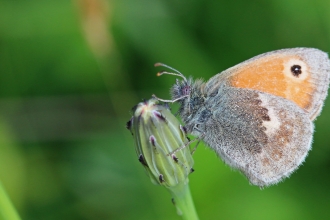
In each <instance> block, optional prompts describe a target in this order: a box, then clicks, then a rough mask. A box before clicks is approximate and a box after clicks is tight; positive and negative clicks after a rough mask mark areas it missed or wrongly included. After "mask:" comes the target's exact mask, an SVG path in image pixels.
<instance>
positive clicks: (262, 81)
mask: <svg viewBox="0 0 330 220" xmlns="http://www.w3.org/2000/svg"><path fill="white" fill-rule="evenodd" d="M292 60H293V61H297V62H298V63H302V64H303V65H304V69H303V73H302V74H301V75H299V77H295V76H293V74H292V73H291V72H290V66H288V63H290V64H291V63H292V62H291V61H292ZM303 74H305V75H303ZM310 78H311V76H310V72H309V69H308V67H307V64H305V63H304V62H303V61H302V60H301V59H300V58H299V57H292V56H286V57H271V58H269V57H268V58H264V59H262V58H261V59H260V60H257V61H255V62H252V63H249V64H247V65H245V66H244V67H243V68H239V69H238V70H237V72H236V73H234V74H233V75H232V77H230V79H229V81H230V84H231V86H233V87H238V88H248V89H253V90H258V91H262V92H266V93H270V94H273V95H276V96H281V97H283V98H286V99H289V100H291V101H293V102H295V103H296V104H297V105H298V106H300V107H301V108H303V109H306V110H308V109H309V107H310V104H311V101H312V94H313V92H314V90H315V89H314V87H313V85H312V84H311V80H310Z"/></svg>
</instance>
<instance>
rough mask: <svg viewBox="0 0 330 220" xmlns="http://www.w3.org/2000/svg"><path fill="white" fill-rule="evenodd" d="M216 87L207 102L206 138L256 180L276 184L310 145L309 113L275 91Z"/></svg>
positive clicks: (232, 164)
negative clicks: (215, 95) (208, 111)
mask: <svg viewBox="0 0 330 220" xmlns="http://www.w3.org/2000/svg"><path fill="white" fill-rule="evenodd" d="M220 90H222V91H219V93H218V94H221V97H214V100H209V102H208V103H211V104H210V105H209V106H207V107H208V108H210V109H212V112H213V115H212V117H211V118H210V119H209V120H208V121H207V122H206V125H205V138H204V141H205V142H206V143H207V144H208V145H209V146H210V147H211V148H213V149H214V150H215V151H216V152H217V153H218V155H219V156H220V157H221V158H222V159H223V160H224V161H225V162H226V163H227V164H229V165H230V166H232V167H234V168H237V169H238V170H240V171H241V172H242V173H243V174H245V175H246V177H247V178H248V179H249V181H250V182H251V183H252V184H254V185H258V186H267V185H271V184H275V183H277V182H279V181H281V180H282V179H283V178H285V177H287V176H289V175H290V174H291V173H292V172H293V171H294V170H295V169H297V168H298V167H299V165H300V164H301V163H302V162H303V161H304V159H305V157H306V155H307V153H308V151H309V149H310V147H311V141H312V135H313V124H312V122H311V121H310V119H309V117H308V115H307V114H306V113H305V112H304V111H303V110H301V109H300V108H299V107H298V106H297V105H296V104H294V103H293V102H291V101H289V100H286V99H284V98H281V97H278V96H274V95H270V94H267V93H263V92H256V91H253V90H249V89H239V88H232V87H224V88H222V89H220ZM219 106H220V107H219Z"/></svg>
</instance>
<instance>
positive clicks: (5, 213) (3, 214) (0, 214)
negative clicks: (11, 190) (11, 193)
mask: <svg viewBox="0 0 330 220" xmlns="http://www.w3.org/2000/svg"><path fill="white" fill-rule="evenodd" d="M0 219H3V220H20V217H19V215H18V213H17V211H16V209H15V208H14V206H13V204H12V203H11V201H10V199H9V197H8V196H7V193H6V191H5V189H4V188H3V187H2V184H1V182H0Z"/></svg>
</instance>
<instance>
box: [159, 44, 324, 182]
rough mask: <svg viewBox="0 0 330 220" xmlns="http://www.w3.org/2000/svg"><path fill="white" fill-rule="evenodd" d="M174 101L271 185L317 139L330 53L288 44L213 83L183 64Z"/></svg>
mask: <svg viewBox="0 0 330 220" xmlns="http://www.w3.org/2000/svg"><path fill="white" fill-rule="evenodd" d="M155 66H163V67H167V68H169V69H171V70H173V71H174V72H166V71H161V72H159V73H158V75H163V74H171V75H176V76H179V77H181V78H182V80H178V79H177V81H176V83H175V84H174V85H173V86H172V88H171V94H172V100H161V99H159V100H161V101H165V102H166V101H167V102H178V103H179V105H180V108H179V112H178V113H179V115H180V117H181V118H182V121H183V122H184V123H185V128H186V130H187V132H188V133H190V134H192V135H195V136H197V137H198V139H200V140H203V141H204V142H205V143H206V145H208V146H209V147H210V148H212V149H213V150H214V151H215V152H216V153H217V154H218V155H219V156H220V157H221V159H222V160H223V161H224V162H225V163H226V164H228V165H229V166H231V167H233V168H235V169H237V170H239V171H241V172H242V173H243V174H244V175H245V176H246V177H247V178H248V180H249V181H250V183H251V184H253V185H257V186H259V187H265V186H269V185H272V184H276V183H278V182H280V181H282V180H283V179H284V178H286V177H288V176H290V174H291V173H292V172H294V171H295V170H296V169H297V168H298V167H299V166H300V165H301V164H302V163H303V162H304V160H305V158H306V156H307V154H308V152H309V150H310V149H311V145H312V138H313V132H314V125H313V121H314V120H315V119H316V117H317V116H318V115H319V114H320V112H321V110H322V107H323V103H324V100H325V99H326V96H327V91H328V87H329V78H330V61H329V58H328V55H327V54H326V53H324V52H322V51H320V50H318V49H314V48H293V49H282V50H277V51H272V52H268V53H264V54H261V55H259V56H256V57H253V58H251V59H249V60H247V61H245V62H242V63H240V64H238V65H236V66H234V67H231V68H229V69H227V70H225V71H223V72H221V73H219V74H217V75H215V76H213V77H212V78H211V79H209V80H208V81H207V82H203V81H202V80H193V79H192V78H188V79H187V78H186V77H185V76H184V75H183V74H181V73H180V72H179V71H177V70H175V69H173V68H171V67H169V66H167V65H165V64H161V63H157V64H155Z"/></svg>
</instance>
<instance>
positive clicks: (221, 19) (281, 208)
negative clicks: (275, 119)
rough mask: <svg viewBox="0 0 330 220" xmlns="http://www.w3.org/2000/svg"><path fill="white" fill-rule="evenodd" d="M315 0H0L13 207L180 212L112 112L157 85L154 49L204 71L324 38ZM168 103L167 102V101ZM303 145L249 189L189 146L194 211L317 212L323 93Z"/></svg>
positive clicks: (61, 213)
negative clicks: (305, 150)
mask: <svg viewBox="0 0 330 220" xmlns="http://www.w3.org/2000/svg"><path fill="white" fill-rule="evenodd" d="M329 9H330V1H328V0H271V1H262V0H250V1H246V0H236V1H223V0H222V1H211V0H204V1H201V0H189V1H188V0H181V1H174V0H74V1H68V0H49V1H42V0H29V1H24V0H15V1H13V0H0V180H1V182H2V183H3V185H4V187H5V189H6V190H7V193H8V194H9V196H10V198H11V200H12V201H13V203H14V205H15V207H16V208H17V210H18V212H19V214H20V215H21V217H22V218H23V219H31V220H32V219H33V220H36V219H42V220H51V219H88V220H89V219H115V220H117V219H123V220H124V219H125V220H126V219H127V220H129V219H145V220H146V219H157V220H158V219H164V220H165V219H166V220H167V219H180V217H179V216H177V215H176V211H175V208H174V206H173V205H172V203H171V198H170V194H169V193H168V192H167V191H166V190H165V189H164V188H162V187H159V186H155V185H152V184H151V182H150V180H149V178H148V177H147V176H146V175H145V173H144V170H143V168H142V167H141V165H140V164H139V162H138V160H137V156H136V155H135V150H134V143H133V139H132V137H131V135H130V133H129V132H128V131H127V130H126V129H125V123H126V121H128V120H129V118H130V117H131V113H130V109H131V107H132V106H134V105H135V104H137V103H138V102H140V101H141V100H142V99H143V98H147V99H148V98H150V97H151V95H152V94H157V95H158V96H159V97H162V98H169V97H170V96H169V93H168V91H169V88H170V86H171V85H172V84H173V83H174V82H175V77H172V76H162V77H156V72H157V71H159V70H160V68H155V67H153V64H154V63H156V62H160V61H161V62H163V63H166V64H168V65H170V66H172V67H174V68H177V69H179V70H180V71H181V72H183V73H184V74H185V75H192V76H193V77H195V78H199V77H202V78H204V79H209V78H210V77H211V76H213V75H214V74H216V73H218V72H220V71H222V70H224V69H226V68H229V67H231V66H233V65H235V64H237V63H239V62H242V61H244V60H246V59H248V58H251V57H253V56H255V55H258V54H260V53H263V52H267V51H271V50H276V49H281V48H290V47H301V46H303V47H315V48H319V49H321V50H324V51H326V52H329V51H330V13H329ZM174 108H175V105H174ZM315 124H316V132H315V135H314V143H313V150H312V151H311V152H310V153H309V156H308V157H307V160H306V162H305V163H304V165H303V166H302V167H300V169H299V170H298V171H297V172H296V173H294V174H293V175H292V177H291V178H289V179H287V180H285V181H284V182H282V183H280V184H278V185H276V186H272V187H270V188H267V189H264V190H260V189H259V188H258V187H254V186H250V185H249V184H248V181H247V180H246V179H245V178H244V177H243V176H242V175H241V174H239V173H238V172H235V171H232V170H231V169H230V168H229V167H227V166H225V165H224V164H223V162H221V160H219V159H218V158H217V156H216V155H215V154H214V153H213V152H212V151H211V150H209V149H208V148H207V147H205V146H204V145H203V144H202V145H200V146H199V148H198V149H197V152H196V153H195V154H194V158H195V166H194V168H195V170H196V172H194V173H193V174H192V175H191V176H190V188H191V191H192V195H193V197H194V201H195V205H196V209H197V212H198V213H199V216H200V219H244V220H245V219H254V220H256V219H326V218H327V217H329V216H330V172H329V168H330V129H329V126H330V98H328V100H327V101H326V104H325V107H324V109H323V113H322V115H321V116H319V117H318V119H317V121H316V123H315Z"/></svg>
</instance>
